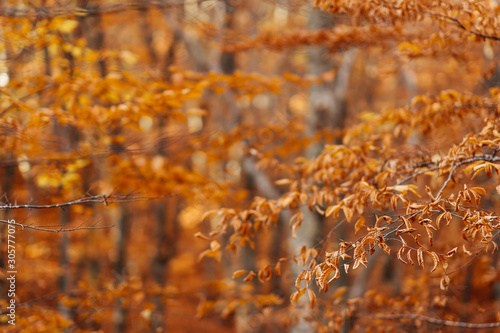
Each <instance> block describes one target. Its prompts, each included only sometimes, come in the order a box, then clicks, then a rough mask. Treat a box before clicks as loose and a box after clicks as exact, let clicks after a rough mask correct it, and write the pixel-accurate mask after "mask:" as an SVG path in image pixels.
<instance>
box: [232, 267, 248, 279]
mask: <svg viewBox="0 0 500 333" xmlns="http://www.w3.org/2000/svg"><path fill="white" fill-rule="evenodd" d="M247 272H248V271H247V270H244V269H240V270H238V271H236V272H234V273H233V279H237V278H239V277H240V276H242V275H244V274H246V273H247Z"/></svg>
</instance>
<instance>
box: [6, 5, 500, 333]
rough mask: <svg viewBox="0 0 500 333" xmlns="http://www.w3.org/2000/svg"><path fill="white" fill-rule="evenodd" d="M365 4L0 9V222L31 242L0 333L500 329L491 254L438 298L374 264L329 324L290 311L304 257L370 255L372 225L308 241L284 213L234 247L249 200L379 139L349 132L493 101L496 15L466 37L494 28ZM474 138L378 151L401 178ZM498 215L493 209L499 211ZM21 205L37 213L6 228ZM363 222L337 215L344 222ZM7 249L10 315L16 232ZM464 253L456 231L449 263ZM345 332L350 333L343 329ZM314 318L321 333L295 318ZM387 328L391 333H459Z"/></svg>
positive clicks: (390, 266) (459, 127)
mask: <svg viewBox="0 0 500 333" xmlns="http://www.w3.org/2000/svg"><path fill="white" fill-rule="evenodd" d="M365 3H366V4H367V5H366V8H365V7H364V6H365V5H364V4H362V3H361V2H359V1H353V2H352V5H348V4H345V3H344V2H343V1H312V2H310V1H302V0H277V1H269V0H245V1H243V0H206V1H203V0H155V1H153V0H151V1H146V0H144V1H141V0H137V1H111V0H110V1H92V0H89V1H85V0H77V1H74V0H33V1H9V0H2V1H0V22H1V26H0V157H1V158H0V193H1V195H2V198H1V201H2V205H3V206H2V208H4V209H3V210H2V211H1V212H0V214H1V218H2V220H8V219H15V220H16V222H17V223H19V224H22V225H24V226H27V227H26V228H24V230H21V226H20V225H18V231H17V232H16V264H17V271H18V274H17V293H16V294H17V302H18V303H17V305H18V308H17V312H16V314H17V321H16V322H17V323H16V326H15V327H11V326H9V325H8V324H7V317H6V316H5V313H3V314H2V315H1V316H0V319H1V320H0V321H1V322H0V325H1V326H0V330H1V331H6V332H49V331H50V332H147V331H151V332H187V331H200V332H211V331H217V332H280V331H288V330H290V331H296V332H299V331H303V332H308V331H313V330H314V329H318V330H322V329H324V330H326V331H330V330H331V329H332V327H337V326H335V325H338V327H341V328H342V329H343V330H344V331H349V330H356V329H362V328H364V327H365V324H366V322H367V321H370V322H372V324H371V325H376V326H377V325H378V327H379V331H384V329H386V328H387V329H388V328H389V326H384V325H386V324H387V322H386V321H384V318H382V317H380V318H379V319H374V318H370V317H369V315H370V314H375V313H379V312H383V310H384V309H388V308H391V307H396V308H398V306H399V308H403V307H405V306H408V307H407V309H408V311H414V312H415V313H420V314H426V315H428V316H431V317H434V316H440V318H442V319H444V320H450V321H461V322H471V321H474V322H478V323H479V322H495V321H497V319H496V318H497V317H496V316H497V311H498V300H499V297H500V294H499V291H500V287H499V286H500V285H499V282H500V280H499V277H498V276H499V269H500V268H499V267H498V265H497V261H498V258H497V257H496V254H495V255H492V254H490V255H484V256H483V254H485V253H486V252H485V251H483V252H482V253H479V254H477V255H475V256H474V257H473V258H472V259H474V264H468V262H469V259H467V258H465V259H463V260H462V264H461V265H462V266H460V265H459V266H456V267H455V268H457V269H459V270H460V272H459V274H460V277H459V278H458V280H457V281H458V282H457V284H456V285H454V287H453V288H454V289H452V290H451V291H449V292H447V293H446V294H443V293H441V292H440V291H439V279H434V280H433V281H436V283H437V287H435V285H434V284H432V283H434V282H432V283H431V282H430V281H429V279H430V278H429V275H428V274H426V273H428V270H427V271H426V270H422V269H420V268H418V267H417V268H413V267H410V268H407V267H406V266H405V265H404V264H403V263H401V262H398V261H396V260H394V259H395V256H396V253H395V251H394V252H393V253H391V256H385V257H382V256H378V253H379V252H378V251H377V252H376V253H375V255H374V258H373V262H374V265H370V264H369V265H368V267H367V268H366V269H365V268H362V269H359V270H356V271H354V272H352V274H351V273H350V275H349V278H348V275H342V277H341V278H340V279H339V280H337V281H335V282H334V284H333V285H332V286H331V287H330V288H331V290H330V292H329V293H328V295H327V297H328V298H327V299H328V300H329V301H325V303H324V304H323V305H322V307H320V309H319V310H318V311H319V312H308V311H306V310H300V311H297V308H294V307H293V305H291V304H290V295H291V294H292V293H293V292H294V291H295V289H294V287H293V286H294V284H295V280H296V278H297V276H298V275H299V274H300V272H301V269H298V268H297V267H296V266H297V265H295V263H294V261H293V260H291V258H292V256H293V254H294V250H295V249H296V248H298V247H299V246H301V245H307V246H310V247H311V248H315V249H316V250H317V251H318V252H319V253H323V254H324V252H325V250H326V249H327V248H330V247H329V245H328V244H329V242H333V243H335V244H337V245H338V243H339V242H340V241H341V240H346V239H351V240H352V239H356V238H357V236H356V237H354V234H355V232H358V231H359V229H360V228H361V226H360V225H358V226H357V227H356V230H354V229H353V230H351V229H352V228H349V227H348V226H349V225H350V224H345V223H344V224H336V223H335V221H334V220H333V219H332V218H327V217H325V216H324V215H325V214H324V213H325V212H324V211H321V210H318V213H311V211H310V210H307V209H305V210H304V211H303V214H304V215H303V216H304V223H303V225H302V226H301V227H300V228H298V229H297V228H295V229H294V228H292V229H291V228H289V222H290V220H291V219H292V213H291V211H290V210H283V211H282V212H281V214H280V215H279V216H278V214H279V212H278V211H277V210H275V209H274V208H273V207H272V206H269V207H268V208H267V210H268V215H269V218H270V219H273V223H272V224H273V226H272V227H271V228H259V227H258V226H253V227H252V228H253V229H252V231H248V233H249V234H250V236H249V237H239V238H237V239H236V238H234V239H232V238H230V236H231V233H227V232H226V230H225V229H224V227H220V223H221V221H222V220H224V216H226V215H227V216H230V215H231V214H233V213H234V212H236V211H243V210H244V209H245V208H246V207H248V206H249V204H250V202H252V200H254V201H253V202H255V200H263V201H262V202H264V201H265V200H268V199H276V198H280V197H281V196H283V195H284V194H285V193H287V191H288V187H287V186H288V185H290V183H291V181H289V180H288V179H294V178H299V177H302V175H300V176H297V174H298V173H299V172H298V171H297V170H298V169H297V168H295V167H294V166H296V165H297V164H300V163H305V162H304V161H307V160H311V159H314V158H316V157H317V156H319V155H320V153H321V152H322V151H323V149H324V147H325V146H326V147H329V145H339V144H342V143H344V144H347V143H348V142H349V140H350V137H352V136H356V135H359V136H362V135H363V133H364V132H370V129H369V127H366V128H363V127H359V128H356V127H353V126H354V125H356V124H358V123H359V122H360V119H361V121H364V124H368V125H366V126H369V125H370V119H375V118H376V115H377V114H379V113H381V112H382V111H384V110H398V109H397V108H399V107H404V106H405V105H412V106H414V105H416V104H417V103H427V102H426V101H427V100H426V99H425V98H427V97H420V99H418V100H415V96H419V95H422V96H436V95H439V94H440V93H441V95H439V96H441V97H442V96H448V95H446V94H449V96H450V97H449V99H453V98H454V96H456V94H458V93H456V92H457V91H458V92H470V93H471V94H474V95H477V96H486V95H488V94H489V91H490V90H489V89H490V88H492V87H495V86H497V85H498V80H499V79H498V78H499V72H498V58H497V53H498V42H497V40H498V39H495V38H496V37H495V38H484V36H480V35H478V34H481V33H482V34H485V35H488V36H489V37H491V36H494V34H495V33H497V32H498V30H495V29H494V28H495V27H496V26H497V23H496V21H495V20H497V19H498V13H499V12H500V11H499V10H498V9H499V7H498V5H496V2H495V1H483V2H481V1H476V2H474V3H478V4H477V6H478V8H476V9H474V8H473V4H472V2H470V3H471V4H470V6H471V9H470V10H471V13H472V14H471V15H470V16H467V17H465V18H464V19H465V20H470V21H472V22H482V25H480V26H479V27H476V26H473V25H470V26H468V25H464V26H462V27H460V26H459V25H458V24H455V23H456V22H455V21H453V20H449V19H443V18H442V17H441V18H440V17H439V15H434V16H433V15H427V14H429V10H430V9H428V8H427V9H426V8H424V7H425V6H428V7H429V8H430V7H432V6H434V7H432V10H435V11H436V13H441V14H440V15H445V14H443V13H445V11H446V13H447V14H446V15H450V16H449V17H452V18H459V17H460V15H462V14H463V13H466V11H465V10H464V11H460V12H457V8H458V7H459V5H458V3H459V2H455V1H451V0H450V1H445V2H444V3H446V4H447V5H449V7H446V6H447V5H438V4H436V3H437V2H435V1H434V2H433V1H422V2H421V3H420V4H419V2H418V1H398V2H397V4H396V1H394V3H393V2H391V1H380V2H379V3H378V2H376V1H366V2H365ZM460 3H469V1H463V2H460ZM369 4H371V5H369ZM314 5H316V6H320V7H321V8H316V9H314ZM335 6H338V7H339V8H340V9H339V10H337V9H334V7H335ZM343 6H344V7H343ZM396 6H400V7H397V8H396ZM460 6H462V5H460ZM463 6H465V5H463ZM481 6H484V8H483V7H481ZM489 6H492V7H489ZM460 8H461V7H460ZM491 8H496V11H490V9H491ZM483 13H490V14H491V15H490V16H489V17H483V16H481V15H483ZM478 17H483V19H482V21H479V20H478ZM490 19H491V20H490ZM457 22H458V21H457ZM471 26H472V27H473V28H474V29H476V30H474V31H479V32H478V34H474V33H471V30H470V29H473V28H470V27H471ZM469 28H470V29H469ZM488 29H490V30H488ZM442 91H446V92H447V93H444V95H442V94H443V93H442ZM443 99H444V97H443ZM429 105H430V107H431V108H432V106H433V105H434V113H439V112H440V110H441V108H440V105H439V104H432V103H430V104H429ZM464 112H465V111H464ZM464 114H465V113H464ZM394 117H395V118H397V116H394ZM436 117H437V116H436ZM443 119H444V120H443ZM446 119H449V122H448V121H446ZM481 119H482V118H480V117H479V116H471V117H467V116H464V118H463V119H460V118H453V117H450V118H446V116H444V118H436V119H435V120H432V119H431V117H430V116H429V117H427V118H418V117H416V118H415V119H414V120H413V122H414V123H413V125H412V126H420V124H424V123H425V124H427V122H429V124H431V125H428V126H427V125H426V126H427V128H426V129H424V130H422V131H416V132H415V133H412V134H411V135H408V137H407V138H406V139H401V137H398V136H397V134H395V136H393V137H391V136H386V137H383V136H380V137H379V138H378V139H377V140H378V141H377V140H375V141H377V142H383V143H384V144H392V145H394V146H393V147H396V148H397V149H398V150H397V153H398V158H400V159H401V161H405V159H408V160H409V159H414V158H416V159H420V160H422V161H424V160H426V159H427V158H429V159H430V160H433V159H434V160H435V158H436V157H435V156H438V155H439V152H443V151H446V149H447V148H449V147H450V146H451V145H452V144H454V143H456V142H460V139H461V138H462V137H464V136H465V135H466V134H467V133H469V132H470V131H474V130H475V129H476V128H478V123H479V122H480V121H481ZM395 122H397V121H396V120H395ZM374 124H375V122H373V123H372V125H373V126H375V127H376V126H377V125H374ZM384 126H386V125H380V128H382V129H386V128H387V126H389V125H387V126H386V127H384ZM396 127H397V126H396V125H394V126H393V127H390V131H391V132H392V133H395V131H398V130H397V129H395V128H396ZM347 128H351V129H352V128H356V130H352V131H347V130H346V129H347ZM393 129H394V132H393ZM457 138H458V139H457ZM375 141H374V142H375ZM495 144H496V141H495ZM484 149H485V153H487V151H486V150H487V149H490V150H491V149H493V148H491V147H490V146H488V147H486V146H485V148H484ZM436 152H438V153H437V155H435V154H436ZM495 152H496V150H495ZM471 154H472V153H471ZM415 156H416V157H415ZM434 160H433V161H434ZM367 165H368V164H367ZM369 167H370V166H369V165H368V166H367V168H369ZM353 170H354V169H353ZM415 170H416V169H415ZM474 171H475V170H474ZM353 173H355V172H354V171H353ZM402 175H403V173H402ZM346 177H347V176H346ZM450 177H451V176H450ZM483 178H484V179H483ZM483 178H481V177H478V178H476V181H478V182H481V181H486V177H483ZM439 179H440V180H442V179H441V178H439ZM427 183H429V184H430V185H429V186H432V184H434V185H436V184H435V183H432V181H428V182H427ZM419 184H420V185H422V184H425V182H424V183H419ZM494 185H495V184H494ZM292 186H293V185H292ZM339 186H340V185H339ZM439 187H440V185H439V186H438V187H437V188H439ZM459 187H460V188H461V187H462V186H461V185H460V186H459ZM423 188H424V185H422V186H421V189H423ZM419 191H420V190H419ZM491 191H494V187H492V188H491ZM424 193H425V192H424ZM488 193H493V192H490V189H488ZM103 195H104V196H103ZM495 196H496V197H495ZM495 196H493V195H492V196H491V197H488V198H484V199H483V200H486V201H487V203H486V204H487V209H489V210H491V211H494V210H495V209H498V204H499V202H498V195H496V194H495ZM259 198H261V199H259ZM74 200H80V202H78V201H77V202H74ZM301 200H302V199H301ZM64 202H66V203H69V205H68V206H66V207H64V208H60V207H52V208H50V207H47V206H50V205H53V204H57V203H64ZM20 204H28V205H32V209H23V208H22V207H19V209H14V208H13V207H12V206H16V205H20ZM287 204H290V202H287V203H286V204H285V203H283V206H286V205H287ZM9 206H10V208H9ZM38 206H40V207H41V208H42V209H38ZM312 206H314V204H312V205H311V206H310V208H312ZM218 209H222V211H219V213H215V210H218ZM339 209H340V206H339ZM207 212H209V213H208V214H207ZM349 212H350V210H349V209H347V210H344V211H343V212H342V214H345V217H346V218H348V219H349V220H350V217H349ZM330 213H331V212H330ZM370 214H371V215H374V214H372V213H370V212H367V213H366V216H368V215H370ZM327 215H329V214H327ZM337 215H338V211H337ZM371 215H370V216H371ZM380 215H383V214H380ZM380 215H379V216H380ZM342 216H344V215H342ZM366 216H365V218H364V219H368V217H366ZM245 219H246V216H245V215H244V214H243V215H241V220H239V219H237V220H234V219H233V220H232V222H231V223H232V224H231V227H232V228H234V229H235V230H236V229H238V230H239V229H240V228H241V223H243V225H244V222H245ZM364 219H363V223H364ZM266 223H267V222H263V224H266ZM30 227H31V228H30ZM297 227H298V226H297ZM60 229H77V230H73V231H61V232H54V231H58V230H60ZM78 229H81V230H78ZM0 230H1V235H2V243H1V244H0V256H1V261H0V262H1V263H2V269H1V270H0V272H1V274H0V276H1V280H2V284H1V290H0V294H1V295H2V296H1V297H0V305H1V307H2V308H5V307H6V306H7V302H8V300H7V298H6V297H5V295H6V294H7V291H6V290H7V283H6V282H5V281H6V279H5V278H6V273H5V271H6V260H7V254H6V250H7V247H6V246H5V239H6V238H5V237H6V230H7V228H6V225H5V224H4V223H2V224H1V225H0ZM295 233H297V235H295ZM294 235H295V236H296V237H295V238H294V237H292V236H294ZM457 235H458V236H457ZM358 236H359V235H358ZM217 237H219V238H217ZM447 237H449V239H448V238H447ZM453 237H461V236H460V232H459V231H458V232H456V233H455V234H453V235H451V234H449V236H447V234H446V233H441V234H440V235H439V238H438V239H437V240H436V242H441V243H443V244H446V243H447V242H448V241H450V239H451V240H453V239H455V238H453ZM216 238H217V239H218V240H215V239H216ZM431 245H432V244H431ZM220 247H223V248H224V251H221V250H222V248H220ZM450 249H451V248H450ZM448 250H449V249H448ZM460 251H462V248H460ZM463 251H466V250H463ZM445 252H446V251H445ZM480 252H481V251H480ZM462 254H463V252H462ZM464 255H465V254H464ZM472 259H470V260H472ZM278 263H279V265H278ZM277 265H278V266H277ZM431 267H432V265H431ZM243 270H244V271H243ZM250 271H253V272H256V273H255V277H254V278H253V275H254V274H253V273H250V274H248V273H247V272H250ZM234 272H236V273H235V274H234V275H233V273H234ZM278 275H280V276H278ZM240 276H241V277H240ZM233 277H234V279H233ZM252 278H253V279H252ZM243 280H246V281H243ZM373 290H375V291H373ZM309 297H311V295H309ZM319 297H320V296H319V294H318V298H319ZM362 297H364V298H366V299H370V302H372V303H370V304H371V305H366V307H365V308H364V310H363V311H364V312H362V313H361V314H360V317H359V318H361V319H359V320H358V321H355V320H354V319H352V322H351V323H350V324H349V323H347V324H346V322H345V321H342V320H345V319H346V318H351V317H352V318H355V317H356V315H353V313H352V309H351V308H350V305H351V303H349V302H350V300H355V299H359V298H362ZM353 302H354V301H353ZM398 302H399V303H398ZM328 304H329V305H328ZM398 304H399V305H398ZM408 304H411V306H410V305H408ZM299 305H300V302H299ZM302 305H303V306H306V305H308V304H302ZM337 306H338V308H337ZM370 306H371V307H373V308H374V309H376V311H375V310H374V312H373V313H371V312H370V309H371V308H370ZM410 309H411V310H410ZM335 311H337V312H336V313H338V314H341V318H343V319H342V320H340V321H339V322H335V323H333V321H336V320H337V319H336V318H340V317H337V315H333V314H332V313H335ZM350 311H351V312H350ZM306 313H307V316H309V319H311V318H313V320H312V322H313V324H311V323H310V321H303V320H301V319H299V317H298V316H297V314H299V315H303V314H306ZM363 314H364V315H365V317H363ZM363 318H364V319H363ZM392 319H397V318H392ZM410 319H411V318H410ZM363 320H365V321H364V322H363ZM405 320H406V321H405ZM391 323H392V324H391V325H393V326H390V327H391V329H393V330H394V331H398V330H399V331H401V330H403V331H410V330H411V329H415V330H416V329H417V328H421V329H424V331H425V330H435V329H437V328H443V327H444V326H443V323H438V324H437V326H432V325H433V324H432V323H427V324H422V323H421V322H415V321H414V320H408V319H403V322H402V323H399V322H398V321H397V320H396V323H394V321H391ZM349 325H350V326H349ZM422 325H423V326H422ZM425 325H430V326H425ZM440 325H441V326H440ZM422 327H423V328H422ZM436 327H437V328H436Z"/></svg>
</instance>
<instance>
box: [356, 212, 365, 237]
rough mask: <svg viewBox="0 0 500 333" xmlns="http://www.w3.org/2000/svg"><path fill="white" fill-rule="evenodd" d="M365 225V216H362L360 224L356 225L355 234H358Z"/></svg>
mask: <svg viewBox="0 0 500 333" xmlns="http://www.w3.org/2000/svg"><path fill="white" fill-rule="evenodd" d="M364 225H365V218H364V217H363V216H361V217H360V218H359V220H358V222H356V224H355V225H354V234H357V233H358V231H359V230H360V229H361V228H362V227H363V226H364Z"/></svg>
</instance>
